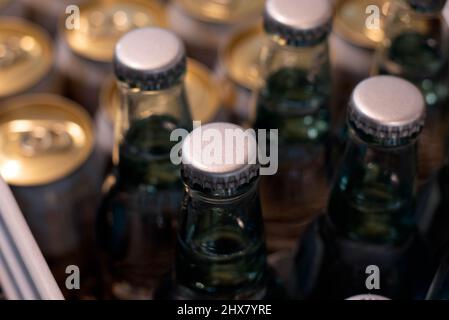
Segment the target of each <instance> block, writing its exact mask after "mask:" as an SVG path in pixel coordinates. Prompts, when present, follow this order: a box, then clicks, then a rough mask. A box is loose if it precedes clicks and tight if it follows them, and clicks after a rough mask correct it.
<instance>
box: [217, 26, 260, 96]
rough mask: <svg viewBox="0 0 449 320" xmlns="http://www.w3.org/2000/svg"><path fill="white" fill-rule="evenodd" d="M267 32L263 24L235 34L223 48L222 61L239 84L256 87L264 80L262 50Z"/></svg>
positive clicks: (228, 72) (233, 79)
mask: <svg viewBox="0 0 449 320" xmlns="http://www.w3.org/2000/svg"><path fill="white" fill-rule="evenodd" d="M264 37H265V34H264V32H263V28H262V26H261V25H257V26H253V27H251V28H248V29H245V30H243V31H240V32H238V33H236V34H234V35H233V36H232V37H231V38H230V39H229V41H228V42H227V43H226V45H225V46H224V49H223V53H222V54H223V55H222V62H223V64H224V68H225V70H226V73H227V75H228V76H229V77H230V78H231V79H232V81H234V82H236V83H237V84H238V85H240V86H242V87H244V88H247V89H249V90H254V89H256V88H257V87H258V86H259V84H260V83H261V80H262V78H263V77H262V75H261V73H260V66H259V56H260V50H261V48H262V46H263V41H264Z"/></svg>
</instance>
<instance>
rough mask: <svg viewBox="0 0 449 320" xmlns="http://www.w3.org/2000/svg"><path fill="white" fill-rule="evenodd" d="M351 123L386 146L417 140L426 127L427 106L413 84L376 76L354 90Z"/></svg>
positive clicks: (350, 106)
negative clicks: (412, 139)
mask: <svg viewBox="0 0 449 320" xmlns="http://www.w3.org/2000/svg"><path fill="white" fill-rule="evenodd" d="M348 117H349V121H350V123H351V124H352V125H353V126H355V127H356V128H357V129H358V130H360V131H362V132H363V133H364V134H366V135H370V136H372V137H373V138H375V139H379V140H381V141H382V143H385V144H389V145H394V144H395V143H396V142H397V141H398V140H399V139H407V138H412V137H414V136H416V135H417V134H418V133H419V132H420V131H421V129H422V127H423V125H424V118H425V103H424V98H423V96H422V94H421V92H420V91H419V90H418V88H416V87H415V86H414V85H413V84H411V83H410V82H408V81H406V80H404V79H401V78H398V77H393V76H376V77H372V78H369V79H366V80H364V81H362V82H361V83H359V84H358V85H357V87H356V88H355V89H354V91H353V94H352V98H351V103H350V105H349V113H348Z"/></svg>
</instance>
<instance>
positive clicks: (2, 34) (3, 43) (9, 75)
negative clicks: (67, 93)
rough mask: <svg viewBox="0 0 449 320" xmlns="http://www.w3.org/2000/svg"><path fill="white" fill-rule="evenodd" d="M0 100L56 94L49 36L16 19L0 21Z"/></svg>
mask: <svg viewBox="0 0 449 320" xmlns="http://www.w3.org/2000/svg"><path fill="white" fill-rule="evenodd" d="M0 52H1V54H0V101H1V100H4V99H6V98H10V97H12V96H15V95H19V94H23V93H26V92H58V91H59V90H60V88H59V85H58V83H59V81H58V80H57V75H56V72H55V69H54V68H53V46H52V43H51V40H50V37H49V36H48V35H47V33H46V32H45V31H44V30H43V29H41V28H40V27H39V26H37V25H35V24H33V23H30V22H28V21H26V20H24V19H21V18H16V17H1V18H0Z"/></svg>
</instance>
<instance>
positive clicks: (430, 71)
mask: <svg viewBox="0 0 449 320" xmlns="http://www.w3.org/2000/svg"><path fill="white" fill-rule="evenodd" d="M445 3H446V0H407V1H405V2H402V1H396V2H393V3H392V5H391V8H390V10H389V15H388V19H387V21H386V25H385V38H384V40H383V42H382V44H381V45H380V46H379V50H378V52H377V55H376V63H375V68H374V70H373V72H374V74H389V75H395V76H399V77H402V78H405V79H407V80H409V81H410V82H412V83H414V84H415V85H416V86H417V87H418V88H419V89H420V90H421V92H422V94H423V96H424V100H425V102H426V105H427V107H428V110H427V122H426V126H425V128H424V130H423V133H422V135H421V136H420V141H419V145H420V146H419V150H418V151H419V154H418V159H419V167H418V179H419V181H418V182H419V183H420V184H421V183H423V182H425V181H426V180H427V179H428V178H429V176H431V175H432V174H433V173H434V172H435V171H436V170H437V169H439V168H440V166H441V165H442V163H443V160H444V154H445V136H446V135H447V129H448V124H447V123H448V112H447V110H448V103H449V63H448V61H449V33H448V27H447V23H446V21H445V19H444V17H443V14H442V9H443V7H444V5H445Z"/></svg>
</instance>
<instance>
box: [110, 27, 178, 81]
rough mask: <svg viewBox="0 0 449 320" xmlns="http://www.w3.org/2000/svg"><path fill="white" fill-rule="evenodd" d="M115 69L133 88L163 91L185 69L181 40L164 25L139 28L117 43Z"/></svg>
mask: <svg viewBox="0 0 449 320" xmlns="http://www.w3.org/2000/svg"><path fill="white" fill-rule="evenodd" d="M113 63H114V72H115V76H116V77H117V79H118V80H120V81H123V82H125V83H126V84H127V85H128V86H129V87H130V88H139V89H141V90H164V89H167V88H169V87H171V86H173V85H174V84H176V83H177V82H178V81H179V80H180V78H181V77H182V76H183V75H184V73H185V71H186V51H185V48H184V44H183V43H182V41H181V40H180V39H179V38H178V36H176V35H175V34H174V33H172V32H171V31H168V30H166V29H162V28H156V27H152V28H140V29H134V30H132V31H129V32H128V33H126V34H125V35H124V36H123V37H122V38H120V40H119V41H118V42H117V45H116V46H115V53H114V62H113Z"/></svg>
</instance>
